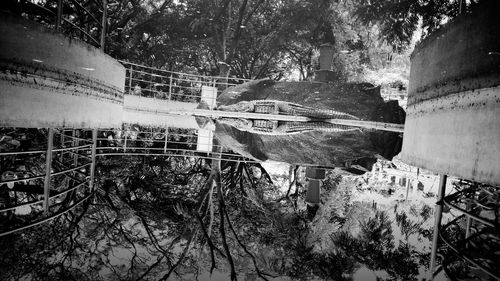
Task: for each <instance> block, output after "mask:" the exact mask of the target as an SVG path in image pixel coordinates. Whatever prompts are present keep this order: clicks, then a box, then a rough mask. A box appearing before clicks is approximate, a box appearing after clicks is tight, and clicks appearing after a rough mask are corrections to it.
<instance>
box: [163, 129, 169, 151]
mask: <svg viewBox="0 0 500 281" xmlns="http://www.w3.org/2000/svg"><path fill="white" fill-rule="evenodd" d="M167 143H168V126H167V128H165V144H164V145H163V153H167Z"/></svg>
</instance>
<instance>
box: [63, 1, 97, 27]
mask: <svg viewBox="0 0 500 281" xmlns="http://www.w3.org/2000/svg"><path fill="white" fill-rule="evenodd" d="M70 1H71V2H73V4H75V5H77V6H78V7H79V8H80V9H82V10H84V11H85V12H86V13H87V15H89V16H91V17H92V19H93V20H94V22H95V23H97V24H98V26H99V27H100V28H102V25H101V21H100V20H98V19H97V18H96V17H95V16H94V15H93V14H92V13H91V12H90V11H89V10H87V8H85V7H84V6H82V4H80V3H79V2H78V1H77V0H70Z"/></svg>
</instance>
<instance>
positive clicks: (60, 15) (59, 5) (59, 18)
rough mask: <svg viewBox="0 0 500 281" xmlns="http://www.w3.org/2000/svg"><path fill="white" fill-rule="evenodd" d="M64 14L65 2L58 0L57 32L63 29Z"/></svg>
mask: <svg viewBox="0 0 500 281" xmlns="http://www.w3.org/2000/svg"><path fill="white" fill-rule="evenodd" d="M62 12H63V0H58V1H57V15H56V31H59V30H60V29H61V22H62Z"/></svg>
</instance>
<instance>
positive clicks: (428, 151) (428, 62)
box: [402, 1, 500, 185]
mask: <svg viewBox="0 0 500 281" xmlns="http://www.w3.org/2000/svg"><path fill="white" fill-rule="evenodd" d="M484 3H485V4H484V6H482V7H479V9H478V10H477V11H475V13H473V14H472V15H471V14H464V15H463V16H462V17H460V18H457V19H456V20H455V21H453V22H451V23H450V24H449V25H447V26H446V27H444V28H442V29H441V30H439V31H437V32H436V33H434V34H432V35H431V36H430V37H429V38H427V39H426V40H424V41H423V42H422V43H421V44H419V45H418V46H417V47H416V48H415V51H414V53H413V54H412V60H411V62H412V65H411V72H410V84H409V97H408V107H407V116H406V122H405V132H404V139H403V149H402V159H403V160H404V161H405V162H407V163H408V164H411V165H415V166H418V167H422V168H425V169H428V170H432V171H435V172H438V173H442V174H448V175H453V176H457V177H460V178H465V179H470V180H475V181H480V182H484V183H490V184H497V185H498V184H500V87H498V86H499V85H500V67H499V66H500V44H499V42H500V17H499V16H498V15H499V14H500V2H497V1H489V2H487V3H486V2H484Z"/></svg>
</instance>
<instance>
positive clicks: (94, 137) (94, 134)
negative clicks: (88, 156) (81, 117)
mask: <svg viewBox="0 0 500 281" xmlns="http://www.w3.org/2000/svg"><path fill="white" fill-rule="evenodd" d="M96 148H97V129H92V164H91V165H90V184H89V188H90V192H94V190H95V188H94V173H95V162H96V157H95V156H96Z"/></svg>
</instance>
